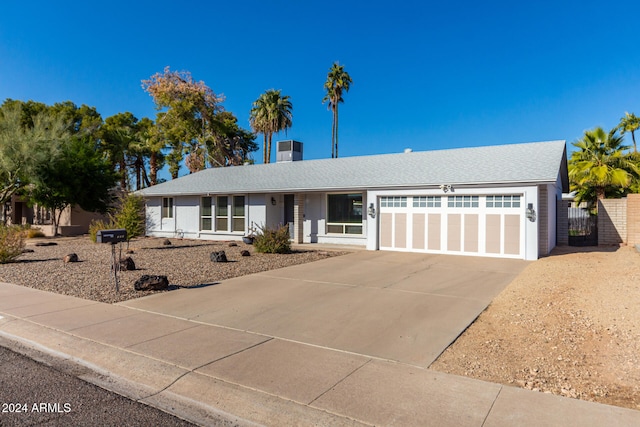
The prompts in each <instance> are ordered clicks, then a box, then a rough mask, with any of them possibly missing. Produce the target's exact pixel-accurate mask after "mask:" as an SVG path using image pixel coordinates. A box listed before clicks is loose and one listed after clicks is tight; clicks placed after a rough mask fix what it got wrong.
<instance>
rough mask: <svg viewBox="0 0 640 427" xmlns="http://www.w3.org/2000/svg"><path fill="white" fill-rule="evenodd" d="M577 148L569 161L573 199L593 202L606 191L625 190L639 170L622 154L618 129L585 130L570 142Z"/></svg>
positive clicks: (611, 192)
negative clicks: (579, 136) (574, 192)
mask: <svg viewBox="0 0 640 427" xmlns="http://www.w3.org/2000/svg"><path fill="white" fill-rule="evenodd" d="M573 146H574V147H576V148H577V150H576V151H574V152H573V153H572V154H571V159H570V160H569V179H570V181H571V189H572V190H577V194H576V201H578V202H581V201H588V202H595V201H596V200H599V199H604V198H605V196H606V195H607V194H615V193H616V192H620V191H624V190H626V189H628V188H629V187H630V186H631V184H632V181H633V178H635V177H639V176H640V169H639V168H638V165H637V163H636V162H635V161H634V159H633V158H632V156H631V155H630V154H628V153H625V150H627V149H628V147H626V146H624V145H622V137H621V136H619V135H618V133H617V128H614V129H612V130H611V131H610V132H608V133H607V132H605V130H604V129H602V128H601V127H597V128H595V129H592V130H588V131H585V133H584V135H583V136H582V138H581V139H579V140H578V141H576V142H574V143H573Z"/></svg>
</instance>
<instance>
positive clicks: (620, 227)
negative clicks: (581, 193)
mask: <svg viewBox="0 0 640 427" xmlns="http://www.w3.org/2000/svg"><path fill="white" fill-rule="evenodd" d="M639 207H640V204H639ZM626 241H627V199H604V200H598V244H599V245H615V244H619V243H625V242H626Z"/></svg>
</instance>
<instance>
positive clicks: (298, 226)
mask: <svg viewBox="0 0 640 427" xmlns="http://www.w3.org/2000/svg"><path fill="white" fill-rule="evenodd" d="M293 241H294V242H295V243H303V241H304V194H295V195H294V196H293Z"/></svg>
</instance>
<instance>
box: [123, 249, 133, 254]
mask: <svg viewBox="0 0 640 427" xmlns="http://www.w3.org/2000/svg"><path fill="white" fill-rule="evenodd" d="M125 253H126V254H128V255H130V254H135V251H134V250H133V249H127V250H126V252H125Z"/></svg>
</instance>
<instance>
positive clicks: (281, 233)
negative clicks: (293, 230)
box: [253, 225, 291, 254]
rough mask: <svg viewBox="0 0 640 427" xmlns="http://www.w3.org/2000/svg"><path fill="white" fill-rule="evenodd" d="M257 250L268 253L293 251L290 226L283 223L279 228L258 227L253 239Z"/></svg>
mask: <svg viewBox="0 0 640 427" xmlns="http://www.w3.org/2000/svg"><path fill="white" fill-rule="evenodd" d="M253 247H254V248H255V249H256V251H257V252H262V253H266V254H286V253H289V252H291V241H290V237H289V227H287V226H285V225H281V226H279V227H277V228H269V227H258V233H257V234H256V237H255V239H254V240H253Z"/></svg>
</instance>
